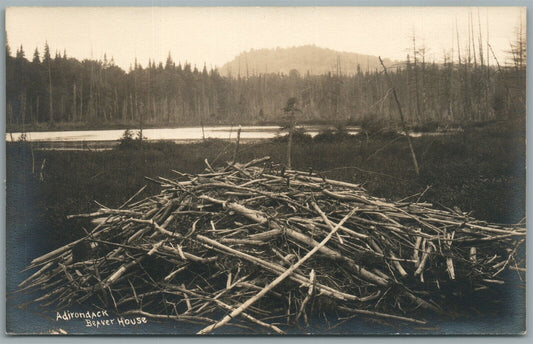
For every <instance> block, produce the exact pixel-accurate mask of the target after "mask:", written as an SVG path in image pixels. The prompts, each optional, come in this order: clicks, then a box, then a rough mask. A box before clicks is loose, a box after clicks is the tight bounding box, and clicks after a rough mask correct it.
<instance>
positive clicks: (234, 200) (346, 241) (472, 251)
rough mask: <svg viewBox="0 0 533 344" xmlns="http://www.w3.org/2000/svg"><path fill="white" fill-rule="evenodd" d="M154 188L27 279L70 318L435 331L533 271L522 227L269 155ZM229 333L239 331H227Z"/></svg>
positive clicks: (101, 216) (45, 259) (27, 286)
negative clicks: (400, 325) (102, 312)
mask: <svg viewBox="0 0 533 344" xmlns="http://www.w3.org/2000/svg"><path fill="white" fill-rule="evenodd" d="M206 165H207V168H206V170H205V172H204V173H201V174H198V175H190V174H186V173H181V172H178V171H174V172H176V174H177V177H176V178H175V179H165V178H162V177H159V178H157V179H151V180H152V181H155V182H157V183H159V184H160V185H161V192H160V193H159V194H157V195H155V196H150V197H147V198H145V199H142V200H140V201H137V200H136V198H138V197H139V196H140V194H141V192H142V191H143V190H142V189H141V190H139V192H138V193H136V194H135V195H133V197H132V198H130V200H128V201H127V202H126V203H125V204H124V205H122V206H121V207H119V208H118V209H110V208H106V207H103V208H101V209H100V210H99V211H97V212H96V213H91V214H79V215H74V216H72V217H89V218H95V220H98V221H94V222H97V224H95V225H94V228H93V229H92V230H91V231H90V232H88V233H87V235H86V236H84V237H83V238H80V239H79V240H76V241H74V242H72V243H70V244H68V245H66V246H63V247H61V248H58V249H56V250H54V251H52V252H49V253H47V254H45V255H43V256H41V257H39V258H36V259H34V260H33V261H32V262H31V265H30V266H29V269H36V270H37V271H36V272H35V273H33V274H32V275H31V276H30V277H29V278H27V279H26V280H25V281H24V282H22V283H21V284H20V288H21V290H26V291H31V292H34V291H38V292H39V294H38V297H35V299H34V300H33V301H34V302H37V303H39V304H41V305H43V306H45V307H50V306H52V307H54V308H56V309H62V308H65V307H68V306H71V305H72V304H84V303H86V302H91V304H93V305H94V304H98V305H100V306H101V307H106V309H112V310H114V311H115V312H116V313H117V314H121V315H134V314H135V315H142V316H145V317H150V318H153V319H175V320H177V321H185V322H191V323H198V324H205V326H206V327H205V328H203V329H202V330H201V331H199V332H198V333H201V334H204V333H209V332H211V331H213V330H214V329H216V328H219V327H221V326H224V325H225V326H237V327H244V328H249V329H252V328H253V329H254V330H256V329H257V328H262V329H263V330H264V331H265V332H267V333H280V334H282V333H285V332H286V331H287V329H289V328H290V327H291V326H294V325H301V324H307V325H308V324H309V322H310V319H312V317H313V319H315V318H316V317H317V316H320V315H321V314H322V315H323V316H324V317H326V315H327V314H332V312H333V314H336V315H338V316H339V317H343V318H348V317H353V316H362V317H369V318H382V319H383V320H387V319H388V320H389V321H400V322H403V321H405V322H411V323H417V324H423V323H425V322H424V320H422V318H423V315H424V314H425V313H424V312H443V311H445V309H446V304H447V303H448V302H450V298H454V297H460V294H461V293H463V294H464V293H466V292H467V289H468V292H470V293H473V294H475V293H476V292H480V291H482V290H486V289H490V288H492V287H493V286H495V285H498V284H502V283H504V282H505V279H504V278H503V277H502V276H503V274H504V271H506V270H507V269H512V270H514V271H517V272H518V273H520V272H522V271H525V270H524V268H523V265H524V261H523V260H521V259H520V258H519V257H521V255H519V254H518V252H519V250H520V249H521V247H523V246H524V242H525V238H526V229H525V226H524V225H505V226H503V225H495V224H487V223H484V222H481V221H477V220H475V219H473V218H471V217H469V216H468V214H465V213H462V212H461V211H458V210H452V209H444V208H437V207H434V206H432V205H431V204H428V203H422V202H402V201H400V202H389V201H386V200H384V199H380V198H376V197H372V196H370V195H369V194H368V193H367V192H366V191H365V190H364V188H362V187H361V186H360V185H356V184H351V183H347V182H341V181H336V180H330V179H327V178H325V177H323V176H320V175H316V174H313V173H309V172H299V171H294V170H284V169H282V168H279V167H277V166H276V165H273V164H272V163H271V162H270V160H269V158H268V157H266V158H262V159H256V160H253V161H250V162H248V163H245V164H238V163H229V164H227V166H226V167H222V168H217V169H214V168H212V167H211V166H210V164H209V163H208V162H207V161H206ZM224 333H228V330H227V329H225V330H224Z"/></svg>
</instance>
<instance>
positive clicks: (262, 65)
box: [219, 44, 395, 77]
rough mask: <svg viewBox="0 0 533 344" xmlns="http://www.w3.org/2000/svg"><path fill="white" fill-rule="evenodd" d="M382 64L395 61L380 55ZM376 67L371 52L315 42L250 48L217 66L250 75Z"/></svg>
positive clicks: (343, 71) (223, 72) (347, 71)
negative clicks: (300, 44)
mask: <svg viewBox="0 0 533 344" xmlns="http://www.w3.org/2000/svg"><path fill="white" fill-rule="evenodd" d="M383 62H384V63H385V65H386V66H390V65H393V64H394V63H395V61H392V60H391V59H388V58H384V59H383ZM358 66H359V69H360V71H362V72H365V71H374V70H375V69H380V68H381V65H380V63H379V58H378V57H377V56H373V55H365V54H358V53H353V52H346V51H337V50H333V49H329V48H322V47H318V46H316V45H311V44H309V45H302V46H294V47H288V48H280V47H277V48H262V49H250V50H249V51H244V52H241V53H240V54H239V55H237V56H235V58H234V59H233V60H231V61H229V62H227V63H225V64H224V65H222V67H220V69H219V72H220V74H221V75H223V76H234V77H237V76H241V77H244V76H251V75H257V74H268V73H281V74H286V75H288V74H290V73H291V71H293V73H294V71H297V72H298V73H299V74H300V75H306V74H307V73H309V74H310V75H322V74H327V73H339V74H355V73H357V71H358Z"/></svg>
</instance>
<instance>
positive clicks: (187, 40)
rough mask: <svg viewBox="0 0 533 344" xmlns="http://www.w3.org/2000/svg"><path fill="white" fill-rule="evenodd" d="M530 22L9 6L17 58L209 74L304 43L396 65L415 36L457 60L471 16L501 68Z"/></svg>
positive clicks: (515, 17)
mask: <svg viewBox="0 0 533 344" xmlns="http://www.w3.org/2000/svg"><path fill="white" fill-rule="evenodd" d="M525 16H526V10H525V8H520V7H480V8H468V7H283V8H280V7H262V8H259V7H245V8H236V7H130V8H128V7H99V8H98V7H93V8H88V7H78V8H75V7H63V8H60V7H57V8H54V7H48V8H45V7H40V8H39V7H12V8H8V9H7V10H6V31H7V39H8V42H9V45H10V47H11V51H12V54H14V53H15V51H16V50H17V49H18V48H19V47H20V46H21V45H22V46H23V48H24V51H25V54H26V57H27V58H31V57H32V55H33V51H34V49H35V48H38V49H39V52H40V53H41V55H42V53H43V47H44V44H45V42H48V44H49V46H50V49H51V51H52V54H54V52H55V51H59V52H61V53H63V51H64V50H66V52H67V55H68V56H70V57H75V58H78V59H85V58H93V59H103V57H104V54H106V55H107V58H108V59H111V57H113V60H114V62H115V63H116V64H117V65H119V66H120V67H121V68H123V69H125V70H128V69H129V68H130V66H131V65H132V64H133V62H134V60H135V58H136V59H137V60H138V62H139V63H140V64H142V65H143V66H146V65H147V63H148V60H149V59H152V60H155V61H156V62H159V61H162V62H163V63H164V62H165V61H166V59H167V56H168V54H169V52H170V54H171V55H172V58H173V59H174V61H176V62H182V63H184V62H185V61H187V62H189V63H191V64H192V65H196V66H198V67H199V68H200V67H202V66H203V65H204V63H205V64H206V65H207V67H208V68H212V67H216V66H218V67H220V66H222V65H223V64H224V63H226V62H229V61H230V60H232V59H233V58H234V57H235V56H237V55H238V54H240V53H241V52H244V51H249V50H250V49H262V48H276V47H281V48H285V47H293V46H300V45H306V44H314V45H316V46H319V47H323V48H330V49H334V50H338V51H346V52H354V53H360V54H368V55H376V56H381V57H384V58H390V59H393V60H398V61H400V60H405V58H406V55H407V54H408V53H410V51H409V50H412V46H413V36H415V37H416V44H417V47H424V48H425V51H426V59H427V60H429V61H432V60H435V61H441V60H442V57H443V56H444V53H445V52H447V53H451V50H452V47H453V49H454V54H457V32H456V28H457V30H458V33H459V40H460V41H459V47H460V48H461V50H462V51H463V53H464V51H465V49H466V45H467V44H468V36H469V34H468V32H469V18H470V17H471V18H472V19H473V21H472V22H473V30H474V34H475V37H476V41H477V39H478V37H479V32H480V31H481V35H482V38H483V41H484V42H485V41H486V39H487V35H488V38H489V42H490V44H491V46H492V48H493V50H494V53H495V55H496V57H497V58H498V60H499V61H500V63H502V61H504V60H505V59H506V58H507V57H508V54H506V52H507V51H508V50H509V49H510V42H512V41H513V40H514V39H515V37H516V30H517V28H518V27H519V26H520V23H522V25H523V27H524V32H525V25H526V19H525ZM487 25H488V30H487ZM484 49H485V46H484ZM411 55H412V52H411ZM455 56H457V55H455ZM491 59H492V56H491Z"/></svg>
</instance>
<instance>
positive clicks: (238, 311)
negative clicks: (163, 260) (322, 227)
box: [197, 208, 357, 334]
mask: <svg viewBox="0 0 533 344" xmlns="http://www.w3.org/2000/svg"><path fill="white" fill-rule="evenodd" d="M356 210H357V208H355V209H353V210H352V211H350V212H349V213H348V214H347V215H346V216H345V217H344V218H343V219H342V220H341V222H339V224H337V226H335V228H334V229H333V230H332V231H331V232H330V233H329V234H328V235H327V236H326V237H325V238H324V240H322V241H321V242H320V244H318V246H315V247H314V248H313V249H312V250H311V251H309V252H307V254H306V255H305V256H304V257H303V258H302V259H300V260H299V261H298V262H296V264H294V265H292V266H291V267H290V268H288V269H287V270H286V271H285V272H284V273H283V274H281V275H280V276H278V278H276V279H275V280H274V281H272V282H271V283H270V284H269V285H267V286H266V287H265V288H263V290H261V291H260V292H259V293H257V294H256V295H255V296H254V297H252V298H250V299H248V301H246V302H245V303H243V304H242V305H241V306H240V307H239V308H237V309H235V310H234V311H233V312H231V314H229V315H227V316H225V317H224V318H223V319H222V320H220V321H219V322H217V323H215V324H213V325H209V326H207V327H206V328H204V329H202V330H200V331H198V332H197V334H206V333H209V332H211V331H213V330H215V329H217V328H219V327H221V326H224V325H225V324H227V323H228V322H229V321H231V319H233V318H235V317H236V316H238V315H239V314H241V313H242V312H243V311H244V310H246V309H247V308H248V307H249V306H251V305H252V304H253V303H254V302H256V301H257V300H259V299H260V298H261V297H263V296H264V295H265V294H266V293H268V292H269V291H270V290H271V289H273V288H274V287H275V286H277V285H278V284H280V283H281V282H283V280H285V278H287V277H288V276H289V275H291V274H292V273H293V272H294V271H295V270H296V269H298V268H299V267H300V265H302V264H303V263H305V261H307V260H308V259H309V258H311V256H312V255H313V254H315V253H316V252H317V251H318V250H319V249H320V248H321V247H323V246H324V245H326V243H327V242H328V241H329V240H330V239H331V238H332V237H333V235H334V234H335V233H337V230H338V229H339V228H340V226H342V224H343V223H344V222H346V220H348V219H349V218H350V216H352V215H353V214H354V213H355V211H356Z"/></svg>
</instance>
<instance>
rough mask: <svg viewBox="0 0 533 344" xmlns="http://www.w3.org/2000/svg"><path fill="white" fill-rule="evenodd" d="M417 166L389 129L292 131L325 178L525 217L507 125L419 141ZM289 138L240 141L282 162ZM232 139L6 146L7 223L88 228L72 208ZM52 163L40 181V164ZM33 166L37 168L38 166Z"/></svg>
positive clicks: (299, 153) (50, 231)
mask: <svg viewBox="0 0 533 344" xmlns="http://www.w3.org/2000/svg"><path fill="white" fill-rule="evenodd" d="M413 143H414V149H415V152H416V154H417V157H418V161H419V165H420V171H421V172H420V176H416V175H415V172H414V168H413V165H412V161H411V160H410V155H409V151H408V147H407V143H406V140H405V138H403V137H401V136H396V135H389V134H379V133H378V134H373V135H368V136H367V135H358V136H350V135H335V134H329V136H328V135H322V136H319V138H316V139H310V138H309V137H305V136H303V135H302V136H297V137H295V142H294V146H293V167H294V168H296V169H300V170H305V171H308V170H310V169H312V170H313V171H314V172H320V173H321V174H323V175H324V176H326V177H328V178H334V179H340V180H345V181H350V182H355V183H361V184H363V185H364V187H365V188H366V189H367V190H368V191H369V192H370V193H371V194H372V195H375V196H378V197H385V198H389V199H396V200H398V199H403V198H405V197H409V196H413V195H415V196H413V197H412V198H411V199H413V200H416V199H417V198H418V197H419V195H417V194H419V193H422V192H424V191H425V190H426V188H427V187H428V186H429V189H427V190H426V192H425V193H424V195H423V197H422V199H423V200H425V201H428V202H431V203H434V204H441V205H443V206H447V207H454V206H456V207H459V208H460V209H462V210H463V211H469V212H472V215H473V216H475V217H476V218H479V219H482V220H486V221H490V222H502V223H515V222H518V221H520V220H521V219H522V218H523V217H524V216H525V133H524V132H523V130H516V129H513V128H505V127H502V126H501V124H497V125H493V126H489V127H483V128H472V129H469V130H465V131H464V132H461V133H457V134H454V135H445V136H431V137H430V136H426V137H420V138H416V139H414V140H413ZM286 150H287V149H286V142H284V140H283V138H281V139H276V140H272V141H264V142H260V143H256V144H243V145H241V147H240V153H239V160H240V161H248V160H250V159H252V158H257V157H262V156H265V155H269V156H271V157H272V159H273V161H274V162H277V163H284V162H285V159H286ZM232 153H233V144H232V143H228V142H225V141H218V140H208V141H206V142H203V143H193V144H174V143H169V142H156V143H145V144H143V148H142V150H141V149H140V148H139V147H136V148H135V147H133V148H129V149H115V150H110V151H102V152H91V151H67V152H65V151H39V150H34V151H33V153H32V151H31V150H30V148H29V145H28V144H27V143H13V144H11V143H10V144H7V227H8V228H10V226H14V225H15V224H16V223H24V225H25V226H29V227H31V228H35V229H36V230H39V231H41V232H45V233H46V235H45V236H46V237H48V238H50V240H51V242H53V245H60V244H63V243H66V242H68V241H70V240H72V239H73V238H75V237H78V236H80V235H82V234H83V231H84V229H83V228H89V226H90V224H89V223H88V222H86V221H83V220H78V221H66V220H65V216H66V215H68V214H76V213H84V212H90V211H94V210H96V209H97V208H98V205H97V204H96V203H95V202H94V201H98V202H100V203H101V204H104V205H106V206H109V207H118V206H120V204H121V203H123V202H124V201H125V200H127V199H128V198H129V197H130V196H131V195H133V194H134V193H135V192H136V191H137V190H138V189H140V188H141V187H142V186H143V185H145V184H148V188H147V189H146V191H144V193H143V195H144V196H147V195H149V194H154V193H156V192H158V186H157V185H156V184H155V183H152V182H149V181H147V180H146V179H145V178H144V177H145V176H148V177H157V176H163V177H170V178H172V177H176V174H174V173H173V172H172V171H171V170H172V169H174V170H179V171H183V172H189V173H197V172H200V171H202V170H203V169H204V167H205V164H204V159H205V158H207V159H208V160H209V162H210V163H211V164H214V165H220V164H224V163H225V162H226V161H228V160H230V159H231V156H232ZM43 160H46V162H45V164H44V169H43V171H42V176H43V180H42V181H41V180H40V170H41V166H42V162H43ZM32 165H33V170H34V172H35V173H32Z"/></svg>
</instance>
